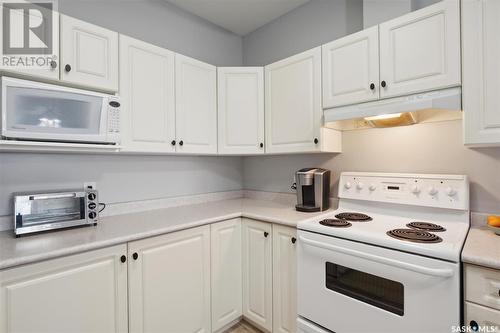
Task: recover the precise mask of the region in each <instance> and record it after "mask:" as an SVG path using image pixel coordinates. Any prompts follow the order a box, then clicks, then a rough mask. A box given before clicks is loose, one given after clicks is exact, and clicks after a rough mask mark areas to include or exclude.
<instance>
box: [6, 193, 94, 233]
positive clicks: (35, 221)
mask: <svg viewBox="0 0 500 333" xmlns="http://www.w3.org/2000/svg"><path fill="white" fill-rule="evenodd" d="M19 206H20V209H19V211H18V215H17V216H16V223H17V224H18V226H19V227H31V226H35V225H41V224H47V223H56V222H64V221H77V220H82V219H85V201H84V198H83V197H67V198H58V199H53V198H51V199H42V200H27V201H26V202H24V203H21V204H19Z"/></svg>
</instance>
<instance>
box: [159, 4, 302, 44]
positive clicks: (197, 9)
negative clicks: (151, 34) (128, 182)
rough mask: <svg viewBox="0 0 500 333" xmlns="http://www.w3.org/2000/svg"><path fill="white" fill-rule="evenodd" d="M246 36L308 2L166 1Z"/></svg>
mask: <svg viewBox="0 0 500 333" xmlns="http://www.w3.org/2000/svg"><path fill="white" fill-rule="evenodd" d="M167 1H168V2H170V3H173V4H174V5H176V6H178V7H180V8H182V9H184V10H186V11H188V12H190V13H192V14H195V15H197V16H200V17H202V18H204V19H206V20H208V21H210V22H212V23H214V24H216V25H218V26H221V27H223V28H225V29H227V30H229V31H232V32H234V33H235V34H237V35H240V36H244V35H246V34H248V33H250V32H252V31H254V30H256V29H258V28H260V27H261V26H263V25H265V24H267V23H269V22H271V21H272V20H274V19H275V18H278V17H280V16H281V15H283V14H285V13H288V12H289V11H291V10H292V9H295V8H297V7H299V6H301V5H303V4H305V3H306V2H308V1H309V0H167Z"/></svg>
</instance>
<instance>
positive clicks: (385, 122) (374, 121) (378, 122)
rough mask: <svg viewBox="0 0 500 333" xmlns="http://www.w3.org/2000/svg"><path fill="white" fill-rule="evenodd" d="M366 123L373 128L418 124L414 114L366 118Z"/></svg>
mask: <svg viewBox="0 0 500 333" xmlns="http://www.w3.org/2000/svg"><path fill="white" fill-rule="evenodd" d="M365 121H367V122H368V124H370V125H371V126H373V127H394V126H407V125H413V124H416V123H417V118H416V116H415V115H414V114H413V113H412V112H401V113H390V114H381V115H378V116H373V117H365Z"/></svg>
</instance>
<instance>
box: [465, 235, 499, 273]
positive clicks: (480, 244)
mask: <svg viewBox="0 0 500 333" xmlns="http://www.w3.org/2000/svg"><path fill="white" fill-rule="evenodd" d="M462 261H463V262H465V263H468V264H474V265H479V266H485V267H489V268H494V269H500V236H498V235H495V234H494V233H493V231H491V230H490V229H488V228H486V227H480V228H478V227H474V228H471V229H470V230H469V234H468V235H467V239H466V240H465V245H464V248H463V250H462Z"/></svg>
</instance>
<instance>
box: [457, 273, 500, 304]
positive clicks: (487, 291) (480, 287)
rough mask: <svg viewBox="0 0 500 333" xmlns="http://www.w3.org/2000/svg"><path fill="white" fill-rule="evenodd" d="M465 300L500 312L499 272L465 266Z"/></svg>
mask: <svg viewBox="0 0 500 333" xmlns="http://www.w3.org/2000/svg"><path fill="white" fill-rule="evenodd" d="M465 299H466V300H467V301H471V302H474V303H478V304H482V305H486V306H489V307H491V308H494V309H497V310H500V271H497V270H493V269H489V268H483V267H478V266H472V265H466V266H465Z"/></svg>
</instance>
